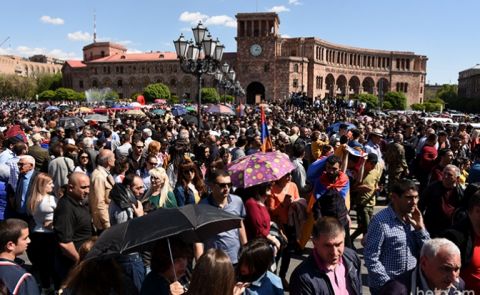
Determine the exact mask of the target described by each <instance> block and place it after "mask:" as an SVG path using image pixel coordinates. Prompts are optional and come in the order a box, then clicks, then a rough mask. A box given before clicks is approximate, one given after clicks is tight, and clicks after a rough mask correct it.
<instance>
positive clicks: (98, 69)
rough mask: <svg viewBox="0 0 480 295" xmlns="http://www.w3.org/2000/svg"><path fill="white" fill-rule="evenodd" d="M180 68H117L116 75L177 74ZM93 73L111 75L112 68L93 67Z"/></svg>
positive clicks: (167, 66)
mask: <svg viewBox="0 0 480 295" xmlns="http://www.w3.org/2000/svg"><path fill="white" fill-rule="evenodd" d="M177 72H178V66H177V65H173V64H171V65H156V66H139V67H137V66H128V67H127V66H115V73H116V74H123V73H126V74H136V73H140V74H150V73H152V74H153V73H159V74H164V73H177ZM92 73H93V74H95V75H98V74H99V73H102V74H110V73H111V67H110V66H103V67H92Z"/></svg>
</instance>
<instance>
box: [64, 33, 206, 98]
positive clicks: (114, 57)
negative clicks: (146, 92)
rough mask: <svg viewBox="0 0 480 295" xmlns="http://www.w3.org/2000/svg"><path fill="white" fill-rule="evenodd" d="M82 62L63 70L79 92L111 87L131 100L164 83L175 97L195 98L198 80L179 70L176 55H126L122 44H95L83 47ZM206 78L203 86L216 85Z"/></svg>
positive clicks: (66, 83) (67, 81)
mask: <svg viewBox="0 0 480 295" xmlns="http://www.w3.org/2000/svg"><path fill="white" fill-rule="evenodd" d="M83 57H84V60H83V61H76V60H70V61H67V62H66V63H65V65H64V67H63V68H62V72H63V84H64V86H65V87H69V88H73V89H75V90H76V91H85V90H88V89H90V88H106V87H108V88H110V89H113V90H115V91H116V92H117V93H118V94H119V96H120V97H122V98H130V97H132V95H133V94H135V93H140V92H143V89H144V88H145V87H146V86H147V85H149V84H151V83H164V84H165V85H167V86H168V87H169V88H170V91H171V92H172V95H178V96H183V95H185V96H187V97H192V98H193V97H195V96H196V94H197V92H198V91H197V82H196V78H195V77H194V76H192V75H189V74H185V73H184V72H182V70H181V69H180V64H179V62H178V60H177V56H176V54H175V53H173V52H149V53H127V49H126V48H125V47H123V46H122V45H119V44H115V43H110V42H94V43H92V44H89V45H87V46H85V47H84V48H83ZM212 81H213V79H212V78H211V77H208V76H206V78H205V79H204V81H203V85H202V86H206V87H211V86H213V82H212Z"/></svg>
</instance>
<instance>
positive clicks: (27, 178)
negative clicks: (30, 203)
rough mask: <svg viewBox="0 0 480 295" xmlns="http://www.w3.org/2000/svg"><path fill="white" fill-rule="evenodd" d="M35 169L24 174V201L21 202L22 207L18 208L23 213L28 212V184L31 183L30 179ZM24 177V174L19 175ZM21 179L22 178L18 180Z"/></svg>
mask: <svg viewBox="0 0 480 295" xmlns="http://www.w3.org/2000/svg"><path fill="white" fill-rule="evenodd" d="M34 171H35V170H33V169H32V170H30V171H28V172H27V174H25V175H23V178H24V180H23V188H22V201H21V203H20V208H18V209H17V212H18V213H21V214H26V213H27V193H28V185H29V183H30V179H31V178H32V175H33V172H34ZM20 177H22V175H20V176H19V178H20ZM18 181H20V179H19V180H18Z"/></svg>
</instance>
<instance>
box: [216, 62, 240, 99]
mask: <svg viewBox="0 0 480 295" xmlns="http://www.w3.org/2000/svg"><path fill="white" fill-rule="evenodd" d="M235 77H236V73H235V71H234V70H233V68H230V66H229V65H228V64H227V63H224V64H223V65H222V67H221V70H220V69H218V70H217V72H216V73H215V79H216V80H217V81H218V85H219V86H220V88H222V89H223V104H227V97H226V93H227V91H229V92H233V91H234V90H235V86H236V83H238V84H240V82H238V81H236V80H235Z"/></svg>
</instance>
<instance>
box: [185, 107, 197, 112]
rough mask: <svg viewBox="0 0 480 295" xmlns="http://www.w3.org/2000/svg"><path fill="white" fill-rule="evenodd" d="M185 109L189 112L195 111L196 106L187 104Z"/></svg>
mask: <svg viewBox="0 0 480 295" xmlns="http://www.w3.org/2000/svg"><path fill="white" fill-rule="evenodd" d="M185 109H186V110H187V111H189V112H196V111H197V106H187V107H185Z"/></svg>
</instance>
